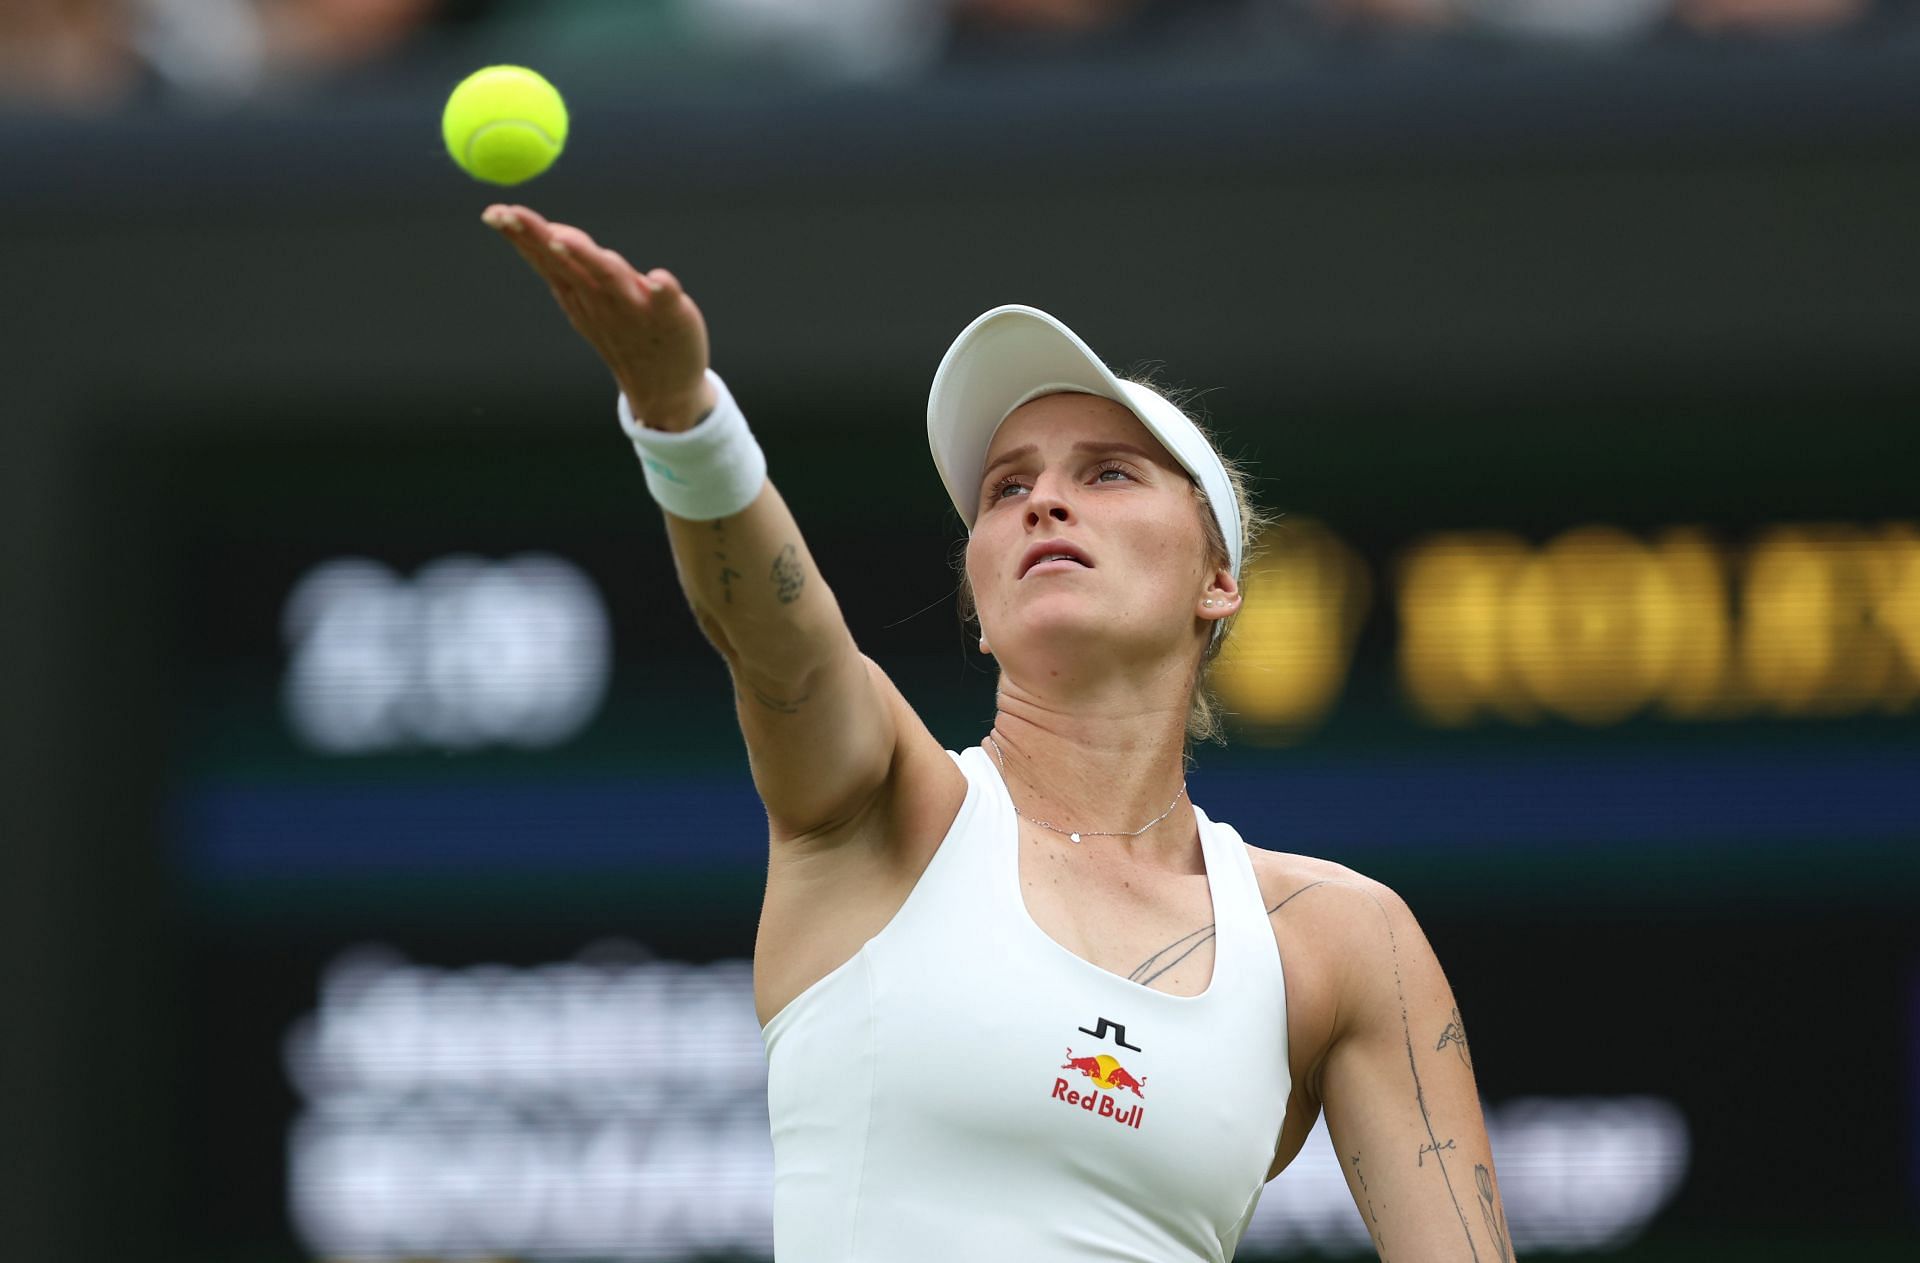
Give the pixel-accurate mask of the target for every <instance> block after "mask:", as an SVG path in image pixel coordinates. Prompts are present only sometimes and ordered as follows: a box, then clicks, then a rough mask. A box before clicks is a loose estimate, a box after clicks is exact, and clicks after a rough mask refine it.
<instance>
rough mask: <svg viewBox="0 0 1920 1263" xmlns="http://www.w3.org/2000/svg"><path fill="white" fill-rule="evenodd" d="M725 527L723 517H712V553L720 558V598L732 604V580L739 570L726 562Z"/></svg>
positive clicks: (736, 577) (738, 573)
mask: <svg viewBox="0 0 1920 1263" xmlns="http://www.w3.org/2000/svg"><path fill="white" fill-rule="evenodd" d="M726 544H727V527H726V519H725V518H718V517H717V518H715V519H713V555H714V556H715V557H718V558H719V559H720V575H719V578H720V599H721V600H723V601H725V602H726V603H727V604H728V605H732V604H733V581H734V580H735V579H738V578H739V577H740V572H739V571H738V570H735V569H734V568H733V567H732V566H729V565H728V564H727V549H726Z"/></svg>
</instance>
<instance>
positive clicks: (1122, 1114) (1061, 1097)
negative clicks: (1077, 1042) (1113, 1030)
mask: <svg viewBox="0 0 1920 1263" xmlns="http://www.w3.org/2000/svg"><path fill="white" fill-rule="evenodd" d="M1060 1068H1061V1069H1062V1070H1078V1071H1079V1072H1080V1074H1081V1076H1082V1077H1084V1078H1087V1079H1091V1080H1093V1086H1094V1087H1096V1088H1098V1089H1100V1090H1099V1091H1098V1092H1082V1091H1080V1090H1079V1089H1077V1088H1075V1087H1073V1086H1072V1085H1071V1083H1070V1081H1069V1080H1067V1079H1059V1078H1056V1079H1055V1080H1054V1081H1053V1099H1054V1100H1056V1101H1065V1102H1066V1103H1067V1104H1068V1105H1072V1106H1077V1107H1078V1108H1080V1109H1083V1110H1086V1111H1087V1112H1088V1113H1089V1114H1098V1115H1099V1116H1100V1117H1102V1118H1111V1119H1112V1120H1113V1121H1114V1122H1116V1123H1119V1124H1120V1125H1121V1126H1122V1127H1133V1128H1136V1129H1137V1128H1138V1127H1139V1126H1140V1120H1141V1119H1142V1118H1144V1117H1146V1112H1147V1107H1146V1106H1145V1105H1131V1106H1128V1107H1127V1108H1126V1109H1124V1110H1123V1109H1121V1108H1120V1106H1119V1103H1118V1101H1119V1098H1118V1095H1117V1091H1116V1089H1120V1088H1125V1089H1126V1090H1127V1091H1129V1092H1131V1093H1133V1094H1134V1095H1135V1096H1137V1097H1139V1098H1141V1100H1143V1101H1144V1100H1145V1099H1146V1093H1144V1092H1142V1091H1141V1090H1140V1089H1141V1088H1144V1087H1146V1086H1147V1081H1146V1080H1145V1079H1136V1078H1134V1077H1133V1075H1131V1074H1129V1073H1128V1072H1127V1068H1126V1067H1125V1066H1123V1065H1121V1064H1120V1063H1119V1062H1118V1061H1117V1060H1115V1059H1114V1058H1112V1057H1109V1056H1108V1055H1107V1054H1106V1053H1100V1054H1099V1055H1097V1056H1093V1057H1076V1056H1074V1055H1073V1049H1071V1048H1069V1049H1067V1064H1065V1065H1064V1066H1061V1067H1060Z"/></svg>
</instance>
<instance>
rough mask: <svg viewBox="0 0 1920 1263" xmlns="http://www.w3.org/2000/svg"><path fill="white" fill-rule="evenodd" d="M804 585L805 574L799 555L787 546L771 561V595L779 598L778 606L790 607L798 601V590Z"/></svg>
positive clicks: (805, 582) (792, 547)
mask: <svg viewBox="0 0 1920 1263" xmlns="http://www.w3.org/2000/svg"><path fill="white" fill-rule="evenodd" d="M806 585H807V572H806V571H805V570H803V569H802V568H801V566H800V556H799V553H798V551H797V550H796V549H795V548H794V546H793V545H792V544H788V545H787V546H786V547H785V548H782V549H781V550H780V555H779V556H777V557H775V558H774V559H773V594H774V595H775V596H777V597H779V598H780V604H782V605H792V604H793V603H794V602H795V601H797V600H799V599H800V589H801V588H803V587H805V586H806Z"/></svg>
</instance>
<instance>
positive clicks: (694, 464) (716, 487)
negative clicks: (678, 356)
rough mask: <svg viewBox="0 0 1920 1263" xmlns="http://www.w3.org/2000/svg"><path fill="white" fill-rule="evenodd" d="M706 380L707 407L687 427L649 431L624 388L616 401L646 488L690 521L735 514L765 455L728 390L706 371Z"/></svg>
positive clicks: (756, 483) (763, 468)
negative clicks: (709, 386)
mask: <svg viewBox="0 0 1920 1263" xmlns="http://www.w3.org/2000/svg"><path fill="white" fill-rule="evenodd" d="M707 380H708V381H710V382H712V383H713V393H714V400H715V402H714V405H713V411H712V412H709V413H708V414H707V415H706V416H704V417H702V418H701V419H700V420H699V421H698V422H696V423H695V424H694V425H693V427H692V428H691V429H686V430H679V431H669V430H650V429H648V428H647V427H646V426H644V425H641V424H640V423H639V422H638V421H636V420H634V418H633V406H632V405H631V404H629V403H628V402H627V396H626V394H625V392H622V393H621V395H620V404H619V414H620V428H621V429H622V430H624V431H626V435H627V437H628V438H629V439H631V440H633V450H634V451H635V452H637V453H638V454H639V456H640V465H641V468H642V469H644V470H645V471H646V475H647V490H648V491H650V492H652V493H653V498H654V499H655V500H657V501H659V502H660V507H661V508H663V509H665V510H666V511H667V512H669V513H671V514H673V515H674V516H675V517H678V518H685V519H687V520H688V521H692V522H709V521H712V520H713V519H714V518H721V517H728V516H730V515H732V514H735V513H738V512H739V511H740V510H742V509H744V508H746V507H747V506H748V505H749V504H752V503H753V501H754V497H756V496H758V495H759V494H760V486H761V484H762V483H764V482H765V481H766V480H767V457H766V453H764V452H762V451H761V450H760V444H759V443H758V442H757V441H756V440H755V439H754V437H753V431H752V430H749V429H748V428H747V418H746V416H745V415H744V414H742V413H741V411H740V405H739V404H737V403H735V402H734V401H733V392H731V391H729V390H728V389H727V384H726V383H725V382H723V381H721V380H720V375H719V374H718V373H716V372H714V371H713V370H712V369H708V370H707Z"/></svg>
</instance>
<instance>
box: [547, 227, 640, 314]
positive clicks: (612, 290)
mask: <svg viewBox="0 0 1920 1263" xmlns="http://www.w3.org/2000/svg"><path fill="white" fill-rule="evenodd" d="M550 240H551V242H552V245H551V249H552V250H553V251H554V252H555V253H557V254H559V255H560V256H561V257H563V258H565V259H568V260H570V261H571V262H573V263H575V264H577V265H578V266H579V267H580V269H581V270H582V271H583V272H585V273H586V275H587V276H588V277H589V278H590V279H591V281H592V282H593V285H594V287H595V288H596V289H598V290H599V291H600V292H601V293H603V294H611V295H617V296H619V297H621V298H625V299H627V300H628V301H630V302H635V303H638V304H640V305H641V306H645V305H646V301H647V296H648V295H649V294H650V293H652V290H653V286H652V284H651V283H650V282H648V281H647V279H646V278H645V277H643V276H641V275H640V274H639V273H638V272H636V271H634V269H633V266H632V265H631V264H629V263H628V262H627V261H626V260H625V259H623V258H621V257H620V254H619V253H618V252H617V251H614V250H609V249H607V248H606V247H605V246H601V245H597V244H596V243H595V242H594V240H593V238H591V237H589V236H587V234H586V233H584V232H581V231H580V230H579V229H578V228H567V227H564V226H562V227H556V228H555V229H554V230H553V232H552V235H551V238H550Z"/></svg>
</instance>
